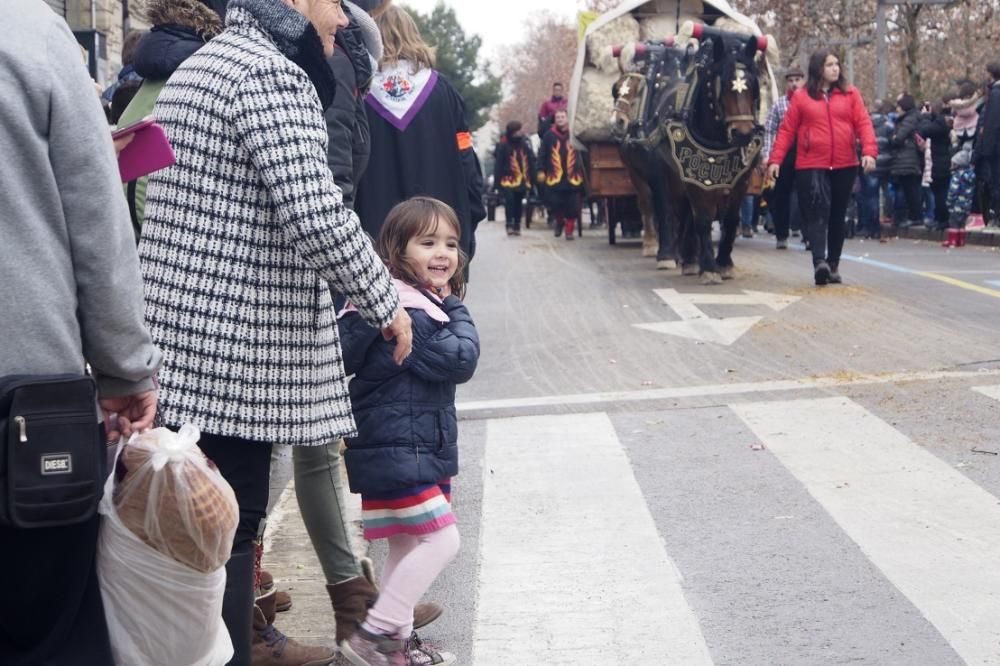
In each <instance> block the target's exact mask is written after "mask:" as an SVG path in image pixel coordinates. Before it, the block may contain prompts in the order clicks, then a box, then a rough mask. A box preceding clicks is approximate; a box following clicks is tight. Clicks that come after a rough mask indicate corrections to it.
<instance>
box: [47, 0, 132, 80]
mask: <svg viewBox="0 0 1000 666" xmlns="http://www.w3.org/2000/svg"><path fill="white" fill-rule="evenodd" d="M40 1H44V2H45V3H46V4H48V5H49V6H50V7H51V8H52V10H53V11H55V12H56V13H57V14H59V15H60V16H62V17H64V18H65V19H66V22H67V23H68V24H69V27H70V29H71V30H73V32H74V33H75V34H76V35H77V39H78V40H79V41H80V43H81V45H83V46H84V47H85V48H87V49H88V51H89V52H90V53H89V56H90V60H91V62H92V63H93V67H92V69H91V73H92V74H93V75H94V78H95V79H97V81H98V83H101V84H102V85H108V84H109V83H111V82H112V81H113V80H114V77H115V76H116V74H117V73H118V70H119V69H121V64H122V56H121V53H122V43H123V41H124V39H125V35H126V34H127V33H128V31H130V30H146V29H148V28H149V24H148V23H147V22H146V21H144V20H143V12H142V9H143V4H144V0H40Z"/></svg>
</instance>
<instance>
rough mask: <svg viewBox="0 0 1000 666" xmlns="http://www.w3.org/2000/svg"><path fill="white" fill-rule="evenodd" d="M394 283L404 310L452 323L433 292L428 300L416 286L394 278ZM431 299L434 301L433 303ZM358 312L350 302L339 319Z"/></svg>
mask: <svg viewBox="0 0 1000 666" xmlns="http://www.w3.org/2000/svg"><path fill="white" fill-rule="evenodd" d="M392 282H393V284H395V285H396V291H397V292H399V304H400V305H402V306H403V307H404V308H407V309H410V310H423V311H424V312H426V313H427V316H429V317H430V318H431V319H433V320H434V321H439V322H441V323H442V324H447V323H448V322H449V321H451V319H450V318H449V317H448V315H447V314H445V312H444V310H442V309H441V308H440V307H439V306H438V303H440V302H441V299H439V298H438V297H437V296H435V295H434V294H432V293H431V292H427V293H428V294H430V298H428V297H427V296H425V295H424V294H423V293H421V291H420V290H419V289H417V288H416V287H414V286H411V285H408V284H406V283H405V282H403V281H402V280H397V279H395V278H394V279H393V281H392ZM431 299H434V301H432V300H431ZM357 311H358V309H357V308H356V307H354V304H353V303H351V302H350V301H348V302H347V305H345V306H344V309H343V310H341V311H340V312H339V313H338V314H337V319H340V318H341V317H343V316H344V315H345V314H347V313H348V312H357Z"/></svg>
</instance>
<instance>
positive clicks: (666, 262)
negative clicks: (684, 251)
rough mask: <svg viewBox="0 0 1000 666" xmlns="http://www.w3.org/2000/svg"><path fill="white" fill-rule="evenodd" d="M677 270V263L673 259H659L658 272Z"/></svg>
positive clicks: (657, 262)
mask: <svg viewBox="0 0 1000 666" xmlns="http://www.w3.org/2000/svg"><path fill="white" fill-rule="evenodd" d="M675 268H677V262H676V261H674V260H673V259H657V261H656V270H658V271H672V270H674V269H675Z"/></svg>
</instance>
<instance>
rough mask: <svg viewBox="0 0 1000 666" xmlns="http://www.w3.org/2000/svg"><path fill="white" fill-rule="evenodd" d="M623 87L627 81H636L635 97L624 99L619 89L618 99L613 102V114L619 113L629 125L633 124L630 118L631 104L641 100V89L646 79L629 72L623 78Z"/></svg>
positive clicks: (638, 74)
mask: <svg viewBox="0 0 1000 666" xmlns="http://www.w3.org/2000/svg"><path fill="white" fill-rule="evenodd" d="M624 79H625V85H626V86H627V85H628V82H629V81H637V83H636V84H635V85H636V95H635V97H633V98H632V99H625V98H624V97H622V93H621V88H619V89H618V98H617V99H616V100H615V113H621V114H622V115H624V116H625V118H627V119H628V121H629V122H630V123H632V122H635V119H634V118H632V104H633V103H635V102H637V101H639V100H640V99H641V94H642V88H643V87H644V86H645V85H646V77H645V76H643V75H642V74H640V73H639V72H629V73H628V74H626V75H625V76H624Z"/></svg>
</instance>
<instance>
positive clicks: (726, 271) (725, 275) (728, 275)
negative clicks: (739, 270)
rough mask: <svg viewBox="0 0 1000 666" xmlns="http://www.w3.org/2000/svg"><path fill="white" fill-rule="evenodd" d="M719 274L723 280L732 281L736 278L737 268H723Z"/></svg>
mask: <svg viewBox="0 0 1000 666" xmlns="http://www.w3.org/2000/svg"><path fill="white" fill-rule="evenodd" d="M719 274H720V275H722V279H723V280H732V279H733V278H734V277H736V267H735V266H723V267H721V268H720V269H719Z"/></svg>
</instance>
